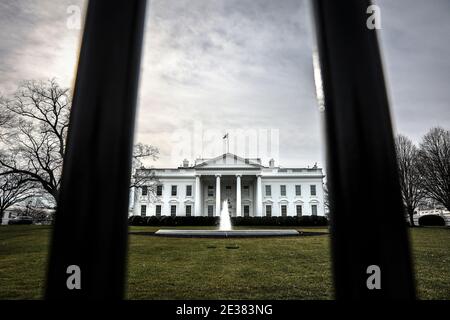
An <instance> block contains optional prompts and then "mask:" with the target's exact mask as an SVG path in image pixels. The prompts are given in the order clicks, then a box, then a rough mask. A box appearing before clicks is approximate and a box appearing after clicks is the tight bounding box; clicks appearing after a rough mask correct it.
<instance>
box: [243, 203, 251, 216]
mask: <svg viewBox="0 0 450 320" xmlns="http://www.w3.org/2000/svg"><path fill="white" fill-rule="evenodd" d="M248 216H250V206H244V217H248Z"/></svg>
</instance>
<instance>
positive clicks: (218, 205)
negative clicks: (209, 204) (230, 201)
mask: <svg viewBox="0 0 450 320" xmlns="http://www.w3.org/2000/svg"><path fill="white" fill-rule="evenodd" d="M216 216H220V174H216Z"/></svg>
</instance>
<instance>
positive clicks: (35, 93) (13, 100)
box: [0, 80, 71, 204]
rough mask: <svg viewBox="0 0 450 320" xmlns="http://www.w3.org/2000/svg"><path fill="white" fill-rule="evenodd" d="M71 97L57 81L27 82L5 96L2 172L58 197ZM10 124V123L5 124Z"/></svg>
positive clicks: (1, 108)
mask: <svg viewBox="0 0 450 320" xmlns="http://www.w3.org/2000/svg"><path fill="white" fill-rule="evenodd" d="M70 107H71V100H70V92H69V89H67V88H61V87H60V86H59V85H58V84H57V82H56V81H55V80H48V81H24V82H23V83H22V84H21V85H20V86H19V88H18V90H17V91H16V93H15V94H14V95H13V96H12V97H2V99H1V100H0V113H1V114H4V115H7V116H5V117H6V121H5V123H4V124H3V125H2V126H1V134H0V137H1V144H2V146H1V147H2V148H1V149H2V150H1V152H0V165H1V166H2V168H3V169H4V170H3V172H2V173H1V174H2V175H9V174H20V175H21V176H26V177H27V179H29V180H30V181H33V182H36V183H38V184H39V185H40V186H41V187H42V189H44V190H45V191H46V192H48V193H49V194H50V195H51V196H52V197H53V199H54V201H55V204H56V203H57V199H58V191H59V186H60V181H61V170H62V164H63V158H64V152H65V143H66V135H67V129H68V126H69V114H70ZM6 124H7V125H6Z"/></svg>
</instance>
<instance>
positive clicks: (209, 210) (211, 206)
mask: <svg viewBox="0 0 450 320" xmlns="http://www.w3.org/2000/svg"><path fill="white" fill-rule="evenodd" d="M213 215H214V206H213V205H209V206H208V217H212V216H213Z"/></svg>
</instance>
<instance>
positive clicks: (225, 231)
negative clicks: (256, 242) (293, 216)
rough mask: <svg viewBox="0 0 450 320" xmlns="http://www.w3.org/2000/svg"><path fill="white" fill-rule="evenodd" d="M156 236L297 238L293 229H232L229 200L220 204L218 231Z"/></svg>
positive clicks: (176, 231)
mask: <svg viewBox="0 0 450 320" xmlns="http://www.w3.org/2000/svg"><path fill="white" fill-rule="evenodd" d="M155 235H156V236H164V237H187V238H232V237H238V238H249V237H283V236H298V235H299V232H298V231H297V230H294V229H246V230H244V229H233V228H232V225H231V217H230V210H229V200H225V201H223V203H222V210H221V211H220V223H219V229H218V230H198V229H197V230H183V229H159V230H158V231H156V232H155Z"/></svg>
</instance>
